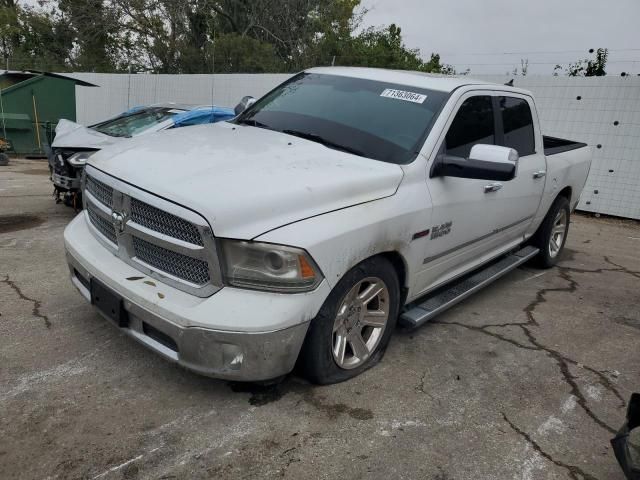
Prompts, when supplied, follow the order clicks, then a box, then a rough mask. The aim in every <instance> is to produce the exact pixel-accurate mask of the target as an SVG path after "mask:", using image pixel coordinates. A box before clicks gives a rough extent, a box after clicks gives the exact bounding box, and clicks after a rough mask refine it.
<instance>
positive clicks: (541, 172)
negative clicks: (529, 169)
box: [533, 170, 547, 178]
mask: <svg viewBox="0 0 640 480" xmlns="http://www.w3.org/2000/svg"><path fill="white" fill-rule="evenodd" d="M546 175H547V171H546V170H538V171H537V172H534V173H533V178H543V177H545V176H546Z"/></svg>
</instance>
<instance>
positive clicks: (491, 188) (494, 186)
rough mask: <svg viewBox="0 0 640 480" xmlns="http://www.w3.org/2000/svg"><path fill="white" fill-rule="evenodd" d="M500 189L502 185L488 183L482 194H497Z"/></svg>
mask: <svg viewBox="0 0 640 480" xmlns="http://www.w3.org/2000/svg"><path fill="white" fill-rule="evenodd" d="M501 188H502V184H501V183H498V182H496V183H490V184H489V185H485V186H484V193H489V192H497V191H498V190H500V189H501Z"/></svg>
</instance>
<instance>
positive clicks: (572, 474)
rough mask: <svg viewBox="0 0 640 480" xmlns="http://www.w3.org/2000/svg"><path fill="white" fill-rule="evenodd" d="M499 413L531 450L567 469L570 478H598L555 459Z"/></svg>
mask: <svg viewBox="0 0 640 480" xmlns="http://www.w3.org/2000/svg"><path fill="white" fill-rule="evenodd" d="M501 413H502V418H503V419H504V421H505V422H507V423H508V424H509V426H510V427H511V429H512V430H513V431H514V432H516V433H517V434H518V435H520V436H521V437H522V438H524V439H525V441H526V442H527V443H528V444H529V445H531V447H533V450H534V451H535V452H536V453H538V454H539V455H541V456H542V457H544V458H545V459H547V460H549V461H550V462H551V463H553V464H554V465H557V466H558V467H561V468H564V469H565V470H567V471H568V472H569V476H570V477H571V478H573V479H574V480H598V478H597V477H594V476H593V475H591V474H589V473H587V472H585V471H584V470H582V469H581V468H580V467H576V466H575V465H569V464H567V463H564V462H561V461H560V460H556V459H555V458H553V457H552V456H551V455H549V454H548V453H547V452H545V451H544V450H542V448H540V445H539V444H538V442H536V441H535V440H534V439H533V438H531V435H529V434H528V433H527V432H525V431H524V430H521V429H520V428H518V427H517V426H516V424H514V423H513V422H512V421H511V420H509V418H508V417H507V416H506V415H505V413H504V412H501ZM578 475H580V476H578Z"/></svg>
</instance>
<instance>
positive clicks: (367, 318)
mask: <svg viewBox="0 0 640 480" xmlns="http://www.w3.org/2000/svg"><path fill="white" fill-rule="evenodd" d="M388 320H389V289H388V288H387V285H386V284H385V283H384V282H383V281H382V280H381V279H379V278H377V277H367V278H364V279H362V280H360V281H359V282H358V283H356V284H355V285H354V286H353V288H352V289H351V290H349V293H347V295H346V296H345V297H344V299H343V300H342V303H341V304H340V307H339V308H338V313H337V315H336V319H335V321H334V322H333V335H332V343H333V348H332V352H333V359H334V360H335V362H336V364H337V365H338V366H339V367H340V368H344V369H346V370H348V369H351V368H356V367H359V366H360V365H362V364H363V363H364V362H365V361H366V360H367V359H368V358H369V357H370V356H371V354H372V353H373V352H374V351H375V349H376V347H377V346H378V344H379V343H380V339H381V338H382V335H383V334H384V330H385V328H386V326H387V321H388Z"/></svg>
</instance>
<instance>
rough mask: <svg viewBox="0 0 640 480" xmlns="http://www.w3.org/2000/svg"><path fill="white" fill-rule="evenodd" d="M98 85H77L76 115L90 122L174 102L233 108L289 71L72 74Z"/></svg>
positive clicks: (269, 87)
mask: <svg viewBox="0 0 640 480" xmlns="http://www.w3.org/2000/svg"><path fill="white" fill-rule="evenodd" d="M69 76H73V77H75V78H78V79H81V80H85V81H87V82H90V83H93V84H95V85H98V86H99V88H93V87H77V89H76V92H77V93H76V118H77V121H78V123H82V124H84V125H90V124H91V123H96V122H98V121H100V120H104V119H105V118H108V117H110V116H113V115H116V114H118V113H121V112H123V111H125V110H127V109H129V108H131V107H135V106H137V105H149V104H152V103H159V102H176V103H187V104H196V105H211V104H215V105H221V106H227V107H234V106H235V105H236V104H237V103H238V101H240V99H241V98H242V97H243V96H245V95H252V96H254V97H256V98H257V97H261V96H262V95H264V94H265V93H267V92H268V91H269V90H271V89H272V88H273V87H275V86H276V85H278V84H280V83H282V82H283V81H284V80H286V79H287V78H289V77H290V75H288V74H228V75H224V74H217V75H204V74H202V75H144V74H141V75H128V74H109V73H74V74H70V75H69Z"/></svg>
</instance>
